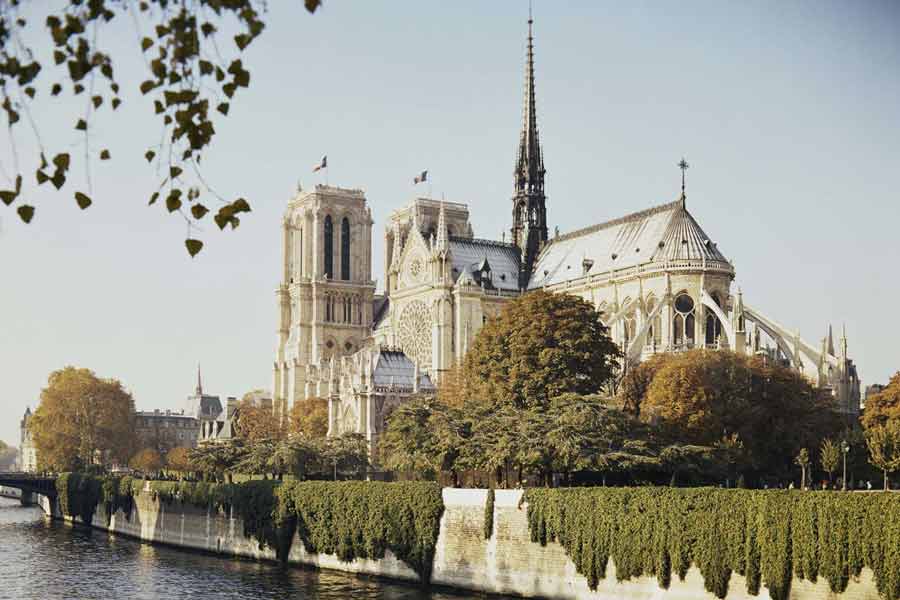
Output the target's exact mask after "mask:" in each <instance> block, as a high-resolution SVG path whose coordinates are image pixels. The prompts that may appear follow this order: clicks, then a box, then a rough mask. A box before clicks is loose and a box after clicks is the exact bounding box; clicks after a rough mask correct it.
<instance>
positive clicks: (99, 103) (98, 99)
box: [91, 96, 103, 108]
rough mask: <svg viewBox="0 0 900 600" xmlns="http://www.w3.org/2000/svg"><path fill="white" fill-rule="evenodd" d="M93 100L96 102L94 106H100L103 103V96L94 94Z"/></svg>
mask: <svg viewBox="0 0 900 600" xmlns="http://www.w3.org/2000/svg"><path fill="white" fill-rule="evenodd" d="M91 102H93V103H94V108H100V105H101V104H103V96H94V97H93V98H91Z"/></svg>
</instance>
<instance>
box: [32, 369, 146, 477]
mask: <svg viewBox="0 0 900 600" xmlns="http://www.w3.org/2000/svg"><path fill="white" fill-rule="evenodd" d="M29 427H30V429H31V435H32V437H33V439H34V444H35V447H36V448H37V455H38V462H39V464H40V466H41V467H42V468H44V469H49V470H53V471H73V470H77V469H79V468H85V467H87V466H89V465H97V464H99V465H106V464H111V463H118V464H125V462H126V461H127V460H128V459H129V458H130V457H131V455H132V451H133V445H134V439H135V436H134V399H133V398H132V397H131V394H130V393H128V392H127V391H126V390H125V389H124V388H123V387H122V384H121V383H120V382H119V381H117V380H115V379H100V378H98V377H97V376H96V375H95V374H94V372H93V371H90V370H89V369H77V368H75V367H66V368H64V369H61V370H59V371H54V372H53V373H51V374H50V377H49V380H48V382H47V387H46V388H44V389H43V390H42V391H41V399H40V403H39V404H38V407H37V410H36V411H35V412H34V416H33V417H32V418H31V421H30V424H29Z"/></svg>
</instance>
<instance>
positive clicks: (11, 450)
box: [0, 440, 18, 471]
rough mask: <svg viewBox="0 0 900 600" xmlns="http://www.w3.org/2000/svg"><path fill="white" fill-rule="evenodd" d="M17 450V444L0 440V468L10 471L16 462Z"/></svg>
mask: <svg viewBox="0 0 900 600" xmlns="http://www.w3.org/2000/svg"><path fill="white" fill-rule="evenodd" d="M17 454H18V453H17V451H16V448H15V446H9V445H7V443H6V442H4V441H2V440H0V470H4V471H8V470H10V469H12V467H13V465H15V464H16V456H17Z"/></svg>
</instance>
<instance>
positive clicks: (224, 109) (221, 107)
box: [216, 102, 228, 115]
mask: <svg viewBox="0 0 900 600" xmlns="http://www.w3.org/2000/svg"><path fill="white" fill-rule="evenodd" d="M216 110H218V111H219V112H220V113H222V114H223V115H228V103H227V102H222V103H221V104H219V105H218V106H217V107H216Z"/></svg>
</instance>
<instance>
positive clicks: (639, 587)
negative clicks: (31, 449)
mask: <svg viewBox="0 0 900 600" xmlns="http://www.w3.org/2000/svg"><path fill="white" fill-rule="evenodd" d="M521 494H522V492H521V491H518V490H498V491H496V494H495V501H494V515H493V531H492V534H491V536H490V538H489V539H485V531H484V528H485V514H484V507H485V502H486V499H487V492H486V490H471V489H449V488H448V489H444V490H443V501H444V507H445V508H444V513H443V516H442V518H441V524H440V534H439V537H438V542H437V547H436V552H435V557H434V563H433V569H432V575H431V583H432V584H433V585H439V586H447V587H451V588H456V589H460V590H472V591H478V592H489V593H495V594H504V595H513V596H521V597H528V598H533V597H539V598H560V599H576V598H577V599H596V600H600V599H603V600H611V599H620V598H621V599H626V600H628V599H635V600H637V599H642V600H645V599H659V600H699V599H703V598H708V599H710V600H712V599H713V598H715V596H713V595H712V594H710V593H709V592H706V591H705V589H704V584H703V578H702V576H701V575H700V573H699V571H698V570H697V569H696V568H694V567H691V568H690V570H689V571H688V573H687V576H686V578H685V579H684V580H683V581H682V580H679V579H678V578H677V577H673V580H672V583H671V585H670V586H669V589H667V590H666V589H662V588H660V587H659V585H658V583H657V581H656V579H655V578H649V577H643V578H638V579H632V580H629V581H623V582H617V581H616V579H615V576H614V573H615V566H614V565H613V564H612V562H611V561H610V564H609V566H608V568H607V573H608V575H607V577H606V579H603V580H601V581H600V582H599V585H598V587H597V590H596V591H591V590H590V589H589V588H588V584H587V580H586V579H585V577H583V576H581V575H579V574H578V572H577V571H576V568H575V565H574V563H573V562H572V561H571V560H570V559H569V557H568V556H567V555H566V552H565V550H564V549H563V547H562V546H560V545H559V544H557V543H553V542H551V543H548V544H547V545H546V546H541V545H540V544H537V543H533V542H531V537H530V534H529V530H528V520H527V514H526V508H525V506H519V502H520V498H521ZM134 501H135V504H134V509H133V510H132V512H131V515H130V518H126V517H125V515H124V514H123V513H122V512H121V511H118V512H117V513H116V514H114V515H107V514H106V512H105V509H104V507H103V506H102V505H101V506H98V507H97V511H96V513H95V514H94V517H93V519H92V522H91V523H90V525H92V526H93V527H95V528H97V529H102V530H106V531H109V532H111V533H115V534H120V535H126V536H130V537H133V538H136V539H140V540H144V541H147V542H153V543H162V544H167V545H170V546H176V547H180V548H185V549H193V550H202V551H205V552H213V553H217V554H221V555H224V556H236V557H245V558H253V559H257V560H275V551H274V550H272V549H271V548H267V549H264V550H261V549H260V547H259V543H258V542H257V541H256V540H255V539H252V538H247V537H245V536H244V535H243V523H242V522H241V520H240V519H238V518H235V517H233V516H229V515H223V514H219V513H217V512H215V511H207V510H201V509H198V508H195V507H193V506H190V505H185V504H181V503H178V502H174V503H171V504H168V505H167V504H166V503H163V502H160V501H158V500H156V499H154V498H153V497H152V495H151V494H150V493H148V492H146V491H145V492H143V493H140V494H138V495H136V496H135V498H134ZM41 506H42V507H43V508H44V511H45V512H46V513H47V514H48V515H51V516H53V517H55V518H63V517H62V515H61V513H60V510H59V507H58V505H53V504H51V503H50V502H49V501H48V500H47V499H46V498H43V497H42V498H41ZM66 518H67V519H70V520H71V518H69V517H66ZM76 520H77V518H76ZM287 560H288V562H289V563H291V564H302V565H310V566H315V567H318V568H323V569H334V570H339V571H346V572H351V573H359V574H366V575H373V576H379V577H386V578H391V579H399V580H406V581H411V582H416V581H418V579H419V577H418V575H417V574H416V572H415V571H414V570H412V569H411V568H410V567H409V566H408V565H406V564H405V563H404V562H402V561H400V560H398V559H397V558H396V557H395V556H394V555H393V554H391V553H390V551H388V552H387V554H386V555H385V557H384V558H383V559H380V560H361V559H356V560H353V561H351V562H343V561H341V560H339V559H338V558H337V557H336V556H334V555H327V554H311V553H308V552H306V551H305V549H304V547H303V543H302V542H301V541H300V539H299V536H296V535H295V538H294V540H293V544H292V546H291V550H290V554H289V556H288V559H287ZM727 597H728V598H735V599H741V598H767V597H769V594H768V590H767V589H766V588H765V587H763V588H762V589H761V590H760V595H759V596H756V597H754V596H750V595H749V594H748V593H747V591H746V585H745V582H744V579H743V577H740V576H738V575H734V576H733V577H732V578H731V582H730V585H729V592H728V595H727ZM790 598H792V599H796V600H807V599H809V600H812V599H826V598H828V599H837V598H840V599H841V600H864V599H865V600H870V599H871V600H876V599H877V598H879V595H878V593H877V591H876V588H875V583H874V580H873V576H872V573H871V571H869V570H864V571H863V573H862V576H861V577H860V578H859V580H853V581H850V583H849V585H848V587H847V590H846V591H845V592H844V593H841V594H835V593H833V592H831V591H830V589H829V586H828V583H827V582H826V581H824V579H823V578H821V577H820V578H819V580H818V582H817V583H810V582H809V581H800V580H796V579H795V580H794V581H793V582H792V585H791V591H790Z"/></svg>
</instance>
